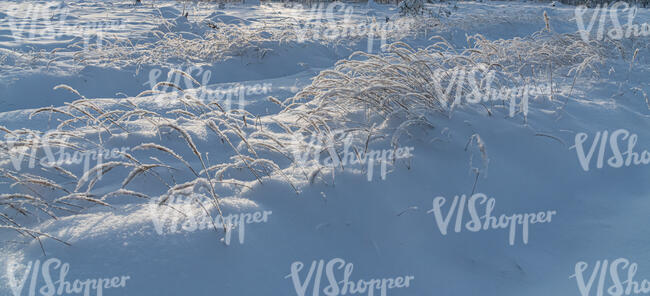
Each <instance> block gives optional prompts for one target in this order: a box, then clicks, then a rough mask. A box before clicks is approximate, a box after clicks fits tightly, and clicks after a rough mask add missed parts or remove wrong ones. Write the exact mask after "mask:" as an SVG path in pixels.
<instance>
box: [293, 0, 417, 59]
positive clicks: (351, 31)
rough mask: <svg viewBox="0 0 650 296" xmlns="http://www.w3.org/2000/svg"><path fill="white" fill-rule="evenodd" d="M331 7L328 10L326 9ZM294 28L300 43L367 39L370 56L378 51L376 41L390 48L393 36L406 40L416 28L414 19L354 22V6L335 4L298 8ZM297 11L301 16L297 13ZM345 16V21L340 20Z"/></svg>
mask: <svg viewBox="0 0 650 296" xmlns="http://www.w3.org/2000/svg"><path fill="white" fill-rule="evenodd" d="M326 5H327V6H326ZM293 8H294V9H295V10H294V19H295V22H294V24H293V27H294V30H295V34H296V37H297V39H298V40H297V41H298V42H299V43H302V42H305V41H308V40H321V39H326V40H335V39H342V38H351V39H354V38H367V46H368V49H367V52H369V53H371V52H372V51H373V48H374V43H375V37H378V38H379V40H380V46H379V48H380V49H383V47H384V45H386V44H387V40H388V38H389V37H391V36H390V35H394V36H395V37H397V38H401V37H403V36H405V35H406V34H407V33H408V31H409V30H410V28H411V26H412V25H413V22H414V19H413V18H398V19H397V20H391V19H390V18H386V19H379V20H377V19H376V18H367V17H366V18H361V17H358V18H356V20H355V18H354V16H353V14H354V6H352V5H348V4H345V3H342V2H331V3H329V4H325V3H322V2H321V3H317V4H315V5H313V6H311V7H310V8H309V10H307V9H305V8H303V6H302V4H297V5H294V6H293ZM296 11H297V12H296ZM340 12H343V15H344V17H343V19H342V20H339V19H338V18H337V17H336V16H337V15H340Z"/></svg>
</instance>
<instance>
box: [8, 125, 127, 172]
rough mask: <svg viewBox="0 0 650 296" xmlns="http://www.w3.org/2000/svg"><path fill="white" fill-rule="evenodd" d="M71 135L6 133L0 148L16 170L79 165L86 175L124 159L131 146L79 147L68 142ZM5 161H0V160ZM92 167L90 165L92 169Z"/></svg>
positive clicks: (59, 133) (58, 133)
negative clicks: (107, 164)
mask: <svg viewBox="0 0 650 296" xmlns="http://www.w3.org/2000/svg"><path fill="white" fill-rule="evenodd" d="M70 139H71V136H70V135H67V134H65V133H61V132H60V131H56V130H52V131H47V132H45V133H43V134H37V133H24V134H17V133H12V134H6V135H5V138H4V141H1V142H0V145H2V146H4V149H3V150H5V151H6V152H7V154H5V155H8V157H9V161H10V163H11V165H12V166H13V168H14V170H15V171H20V170H23V169H25V167H24V166H23V165H24V164H25V163H26V164H27V168H29V169H34V168H35V167H36V166H40V167H43V168H60V167H64V166H68V167H69V166H73V165H81V164H82V163H83V172H84V176H85V177H90V176H86V174H85V173H86V172H88V171H89V170H90V169H91V168H93V167H95V164H96V165H101V164H102V163H104V161H111V160H114V159H123V158H124V157H125V156H124V154H125V153H126V152H127V151H128V150H129V149H130V147H120V148H112V149H106V148H101V147H98V148H92V149H87V148H85V147H82V146H78V143H73V142H72V141H70ZM2 160H6V159H0V161H2ZM91 165H92V166H91ZM101 177H102V170H97V178H101Z"/></svg>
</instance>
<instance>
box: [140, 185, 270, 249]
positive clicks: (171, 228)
mask: <svg viewBox="0 0 650 296" xmlns="http://www.w3.org/2000/svg"><path fill="white" fill-rule="evenodd" d="M163 198H164V197H163ZM160 201H161V199H160V198H159V199H152V200H151V203H150V208H151V209H152V212H153V214H152V220H153V223H154V228H155V230H156V232H157V233H158V234H159V235H165V234H175V233H181V232H194V231H197V230H198V231H203V230H214V229H226V234H225V237H224V239H223V242H224V243H225V244H226V245H230V242H231V239H232V235H233V233H234V232H237V238H238V240H239V243H240V244H244V241H245V237H246V225H247V224H257V223H268V221H269V216H271V214H273V212H272V211H255V212H248V213H245V212H241V213H235V214H229V215H226V216H223V219H222V217H221V216H215V217H214V218H213V217H211V216H210V215H209V214H208V213H207V212H206V208H205V207H204V206H203V205H208V204H210V203H211V200H210V198H209V197H207V196H205V195H202V194H191V195H187V196H182V195H174V196H171V197H169V199H168V200H167V201H166V202H165V203H164V204H162V205H161V204H160Z"/></svg>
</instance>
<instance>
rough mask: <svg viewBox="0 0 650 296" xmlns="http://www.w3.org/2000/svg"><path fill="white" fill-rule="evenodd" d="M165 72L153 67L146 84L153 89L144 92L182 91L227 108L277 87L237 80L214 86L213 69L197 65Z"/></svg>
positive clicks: (242, 106) (204, 101) (227, 109)
mask: <svg viewBox="0 0 650 296" xmlns="http://www.w3.org/2000/svg"><path fill="white" fill-rule="evenodd" d="M162 75H163V70H161V69H152V70H151V71H149V80H148V81H147V82H145V83H144V84H143V85H145V86H149V87H150V88H151V91H146V92H144V93H166V94H173V95H178V97H179V98H183V97H184V96H185V95H192V96H193V97H195V98H196V99H198V100H200V101H201V102H203V103H206V104H210V103H214V104H217V105H218V106H219V107H220V108H221V109H223V111H230V110H235V109H245V107H246V97H247V96H250V95H266V94H269V93H270V92H271V91H272V90H273V85H272V84H271V83H256V84H251V85H243V84H234V85H232V86H230V87H227V88H210V87H209V84H210V77H211V76H212V71H211V70H204V69H203V68H202V67H197V66H191V67H188V68H186V69H184V70H183V69H171V70H169V71H168V72H167V77H166V78H164V79H161V78H162V77H161V76H162ZM194 77H196V78H198V79H195V78H194Z"/></svg>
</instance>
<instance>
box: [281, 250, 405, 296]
mask: <svg viewBox="0 0 650 296" xmlns="http://www.w3.org/2000/svg"><path fill="white" fill-rule="evenodd" d="M303 268H305V264H304V263H302V262H301V261H296V262H293V263H292V264H291V273H290V274H289V275H287V276H286V277H285V278H291V281H292V282H293V287H294V289H295V290H296V294H297V295H298V296H305V295H307V290H308V289H309V286H310V284H311V285H313V286H312V294H311V295H313V296H318V295H321V292H322V293H323V294H324V295H328V296H337V295H364V294H365V295H368V296H373V295H381V296H386V295H388V291H389V290H390V289H403V288H408V287H409V286H410V285H411V283H412V281H413V280H415V277H414V276H412V275H406V276H398V277H394V278H376V279H370V280H363V279H360V280H356V281H355V280H352V279H351V278H352V272H353V271H354V264H352V263H350V262H346V261H345V260H344V259H341V258H334V259H331V260H329V261H328V262H327V263H325V260H318V261H316V260H314V261H312V262H311V266H310V267H309V271H307V274H306V275H305V276H304V278H303V280H301V279H300V278H301V276H300V273H301V272H302V270H303ZM314 272H316V273H315V274H314ZM323 272H325V274H324V276H325V278H324V279H326V280H327V283H329V285H327V286H325V287H324V288H323V289H321V281H322V280H324V279H323ZM341 278H342V279H341ZM375 293H377V294H375Z"/></svg>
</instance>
